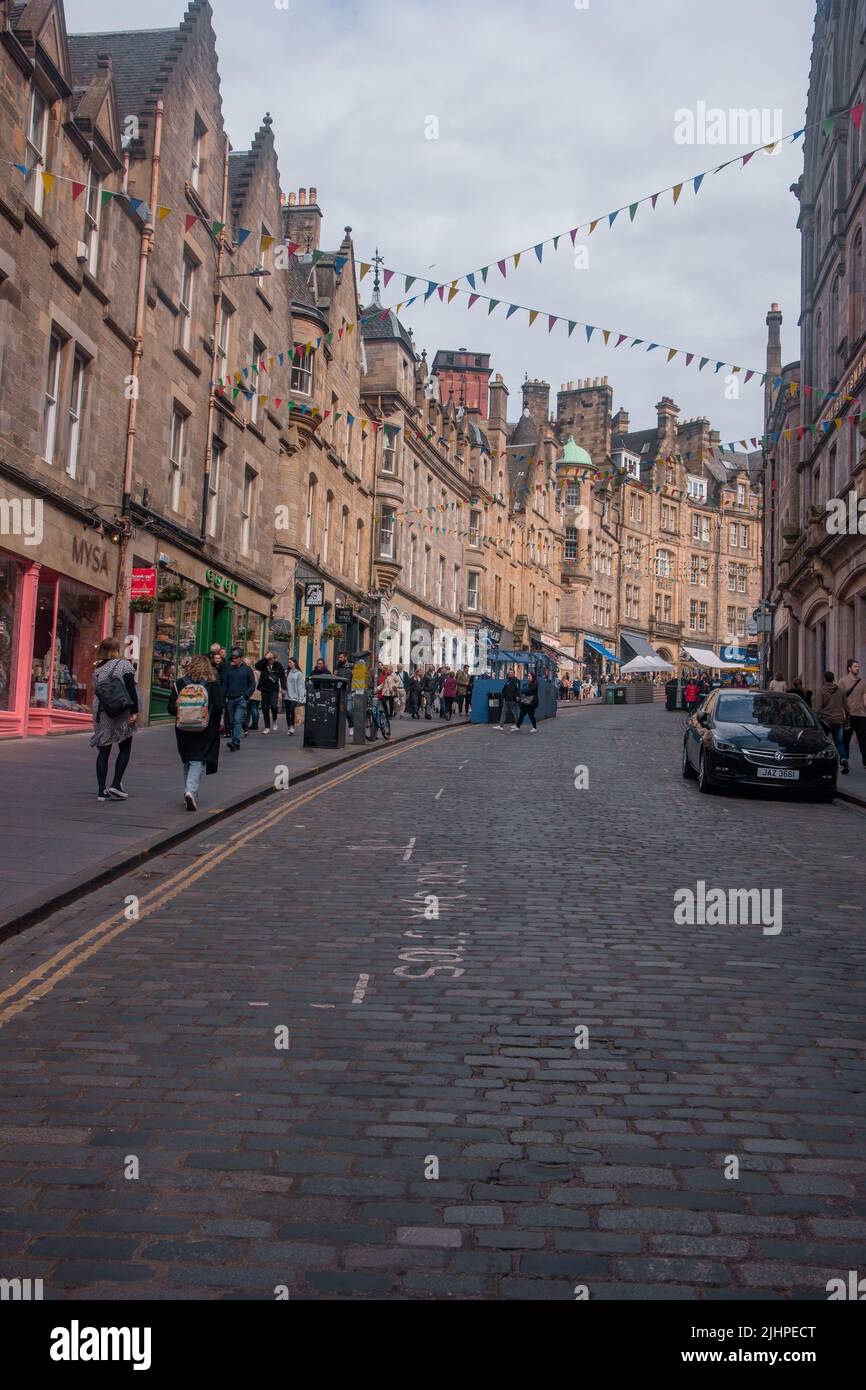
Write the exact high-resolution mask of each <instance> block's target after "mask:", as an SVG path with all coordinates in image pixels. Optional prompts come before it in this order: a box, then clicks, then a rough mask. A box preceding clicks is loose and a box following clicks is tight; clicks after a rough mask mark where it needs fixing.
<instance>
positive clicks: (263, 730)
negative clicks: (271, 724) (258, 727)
mask: <svg viewBox="0 0 866 1390" xmlns="http://www.w3.org/2000/svg"><path fill="white" fill-rule="evenodd" d="M270 732H271V731H270V729H262V733H263V734H269V733H270Z"/></svg>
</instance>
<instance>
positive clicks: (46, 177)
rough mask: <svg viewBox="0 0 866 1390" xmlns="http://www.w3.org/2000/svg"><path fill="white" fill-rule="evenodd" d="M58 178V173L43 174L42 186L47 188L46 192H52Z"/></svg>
mask: <svg viewBox="0 0 866 1390" xmlns="http://www.w3.org/2000/svg"><path fill="white" fill-rule="evenodd" d="M56 178H57V175H56V174H43V175H42V186H43V188H44V189H45V192H46V193H50V192H51V190H52V188H53V187H54V181H55V179H56Z"/></svg>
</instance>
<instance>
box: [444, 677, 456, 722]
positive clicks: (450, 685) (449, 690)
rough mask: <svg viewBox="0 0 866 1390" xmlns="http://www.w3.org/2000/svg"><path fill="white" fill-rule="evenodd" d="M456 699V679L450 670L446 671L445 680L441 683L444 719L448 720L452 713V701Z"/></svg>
mask: <svg viewBox="0 0 866 1390" xmlns="http://www.w3.org/2000/svg"><path fill="white" fill-rule="evenodd" d="M456 699H457V677H456V676H455V674H454V672H453V671H451V670H448V671H446V673H445V679H444V681H443V682H442V700H443V701H444V704H445V718H446V719H450V718H451V715H452V713H453V711H454V701H455V700H456Z"/></svg>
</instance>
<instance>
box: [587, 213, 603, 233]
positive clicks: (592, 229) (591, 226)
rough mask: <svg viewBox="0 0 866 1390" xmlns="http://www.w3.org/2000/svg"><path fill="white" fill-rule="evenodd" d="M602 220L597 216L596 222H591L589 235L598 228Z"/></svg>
mask: <svg viewBox="0 0 866 1390" xmlns="http://www.w3.org/2000/svg"><path fill="white" fill-rule="evenodd" d="M600 221H601V218H599V217H597V218H596V219H595V221H594V222H590V224H589V235H590V236H592V234H593V232H594V231H595V229H596V227H597V226H598V224H599V222H600Z"/></svg>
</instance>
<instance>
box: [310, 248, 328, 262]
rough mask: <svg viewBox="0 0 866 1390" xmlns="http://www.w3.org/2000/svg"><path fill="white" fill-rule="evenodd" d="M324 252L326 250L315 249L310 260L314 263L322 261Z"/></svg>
mask: <svg viewBox="0 0 866 1390" xmlns="http://www.w3.org/2000/svg"><path fill="white" fill-rule="evenodd" d="M324 254H325V253H324V251H314V252H313V254H312V256H311V257H310V260H311V261H312V262H313V265H315V264H316V262H317V261H320V260H321V259H322V257H323V256H324Z"/></svg>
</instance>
